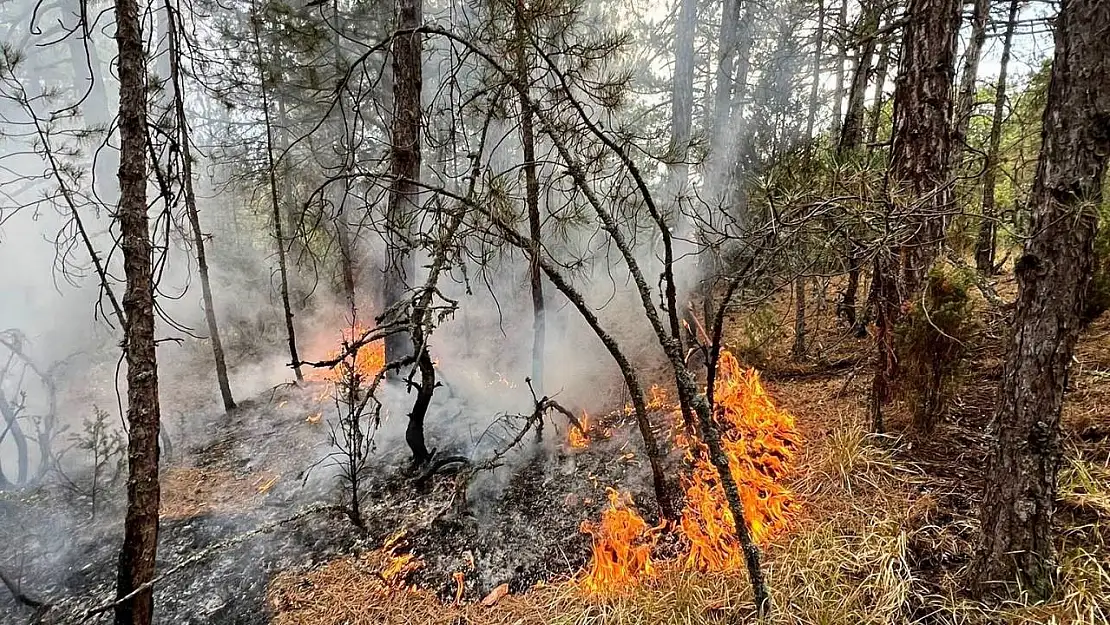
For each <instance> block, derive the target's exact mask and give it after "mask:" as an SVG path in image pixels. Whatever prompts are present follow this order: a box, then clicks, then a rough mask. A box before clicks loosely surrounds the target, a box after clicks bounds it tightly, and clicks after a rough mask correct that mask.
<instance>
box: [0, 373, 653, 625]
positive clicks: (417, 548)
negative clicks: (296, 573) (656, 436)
mask: <svg viewBox="0 0 1110 625" xmlns="http://www.w3.org/2000/svg"><path fill="white" fill-rule="evenodd" d="M320 390H321V387H319V386H310V387H308V388H306V389H296V388H293V387H283V388H279V389H276V390H275V391H272V392H270V393H266V394H264V395H263V396H261V397H258V398H255V399H254V400H252V401H248V402H243V403H242V404H241V406H240V408H239V409H238V410H236V411H235V412H234V413H232V414H230V415H224V414H212V415H207V416H204V417H203V418H201V419H199V420H198V422H197V423H195V424H193V427H192V428H191V429H190V431H189V432H188V433H186V434H185V435H183V437H182V440H183V441H184V442H183V443H178V444H177V445H175V447H174V453H173V457H171V458H170V460H169V461H168V462H167V463H166V464H165V465H164V467H163V480H162V482H163V483H162V487H163V502H162V503H163V505H162V523H161V530H160V536H159V550H158V570H159V573H160V574H166V573H167V572H170V573H169V574H167V576H166V577H165V578H164V579H162V580H160V581H159V583H158V584H157V586H156V593H155V605H156V615H155V619H156V622H158V623H163V624H175V625H176V624H189V625H191V624H196V625H200V624H202V623H204V624H216V625H218V624H225V623H226V624H229V625H230V624H235V625H263V624H265V623H268V622H269V620H270V617H271V614H270V606H269V605H268V604H267V601H266V592H267V586H268V584H269V583H270V581H271V580H272V579H273V577H274V576H275V575H276V574H278V573H279V572H281V571H287V570H307V569H311V568H313V567H314V566H316V565H318V564H320V563H322V562H325V561H330V560H333V559H335V558H336V557H337V556H339V555H344V554H356V553H358V552H360V551H361V550H365V549H376V548H379V547H380V546H381V545H382V544H383V543H384V542H385V541H386V540H387V539H388V538H390V537H391V536H394V535H395V534H397V533H398V532H399V531H400V530H404V531H405V533H404V536H403V538H402V539H401V540H400V542H399V547H398V548H397V552H398V553H401V552H411V553H412V554H414V555H415V556H417V557H418V558H420V559H421V560H422V562H423V566H422V567H421V568H420V569H418V570H417V571H416V572H415V573H414V574H413V575H412V577H411V580H412V581H413V582H415V583H417V584H419V585H421V586H423V587H425V588H428V589H430V590H434V591H435V592H436V593H437V594H439V595H441V596H442V597H444V598H450V597H452V596H453V595H454V594H455V589H456V582H455V579H454V577H453V575H454V573H456V572H462V573H464V575H465V579H466V592H467V596H470V597H473V596H483V595H484V594H485V593H487V592H489V591H490V590H492V589H493V588H495V587H496V586H498V585H499V584H502V583H507V584H508V585H509V587H510V589H511V590H513V591H520V590H523V589H525V588H528V587H530V586H532V585H533V584H535V583H536V582H539V581H541V580H551V579H557V578H560V577H566V576H570V575H572V574H574V572H575V571H577V570H579V569H580V568H581V567H582V566H583V565H584V564H585V563H586V562H587V560H588V557H589V537H588V536H587V535H584V534H582V532H581V531H580V523H581V522H582V521H583V520H585V519H588V518H596V516H597V514H598V513H599V511H600V510H601V509H602V507H603V504H604V503H605V502H606V491H605V486H608V485H619V486H621V488H622V489H628V490H630V491H631V492H632V494H633V496H634V497H635V498H636V500H637V502H638V503H640V504H641V506H640V508H641V509H645V510H646V509H650V508H651V506H650V503H651V500H650V497H651V494H650V487H649V484H650V481H649V480H648V479H647V478H646V476H647V475H648V473H647V468H646V465H644V463H643V462H642V456H641V455H638V449H639V447H638V444H637V443H636V442H635V440H636V439H635V437H634V435H633V434H632V432H634V428H632V427H630V426H629V425H628V424H624V423H623V422H622V419H623V416H622V415H621V414H620V413H614V416H612V417H611V418H610V420H609V421H607V422H604V423H603V424H602V425H603V427H601V428H597V430H596V431H602V432H605V434H606V435H605V436H600V435H599V436H598V437H597V438H598V440H596V441H594V442H592V444H591V446H590V447H589V448H588V449H587V450H570V449H568V447H567V446H566V445H565V443H564V441H565V438H566V422H565V419H563V418H562V417H561V416H557V415H556V416H554V417H552V418H551V420H550V421H549V422H548V425H547V427H546V429H545V437H544V439H543V440H536V439H535V437H534V436H533V435H532V434H529V435H528V436H527V437H526V438H525V440H524V441H523V442H522V444H521V445H520V446H519V448H518V449H516V450H514V451H513V452H512V453H510V454H508V455H506V456H505V457H504V458H503V460H502V464H503V465H504V466H501V467H499V468H496V469H494V470H489V471H481V472H478V473H477V474H475V475H474V476H473V477H472V479H471V480H470V483H469V489H468V496H467V498H466V504H467V505H466V507H465V509H461V508H460V506H458V505H457V503H458V500H456V499H454V496H455V492H456V489H455V480H456V479H457V477H456V476H453V475H436V476H434V477H433V478H432V479H431V480H429V482H428V483H424V484H421V485H420V486H417V485H416V483H415V480H414V471H413V469H412V468H411V466H410V463H409V456H408V452H407V450H406V449H405V448H404V446H403V444H401V443H400V442H399V441H398V440H397V438H396V437H395V436H390V435H389V432H387V431H386V430H388V428H383V431H382V432H380V436H379V442H378V444H377V447H378V449H377V451H376V453H375V454H374V455H373V459H372V463H371V465H372V466H371V467H370V470H369V471H368V472H367V475H366V478H365V480H366V483H365V487H364V494H363V498H364V502H363V515H364V516H365V518H366V528H365V530H364V531H363V530H358V529H357V528H355V527H354V526H353V525H352V524H351V523H350V521H349V519H348V517H347V515H346V514H345V513H344V512H343V511H341V510H339V509H337V504H339V503H340V502H341V501H346V496H345V493H344V492H343V490H342V488H343V487H342V484H341V483H340V482H339V480H337V479H336V477H335V473H334V469H333V468H332V467H331V466H329V464H328V462H327V455H328V453H329V452H330V451H331V450H332V448H331V447H330V446H329V422H330V420H331V419H332V416H333V413H334V407H333V406H332V407H331V408H330V410H329V404H330V400H329V399H324V400H323V401H321V400H320V399H319V395H320ZM446 395H447V397H446V399H445V400H440V404H441V405H439V406H433V411H434V414H433V415H430V417H429V425H428V433H427V436H428V439H429V442H430V446H432V445H437V444H438V445H440V447H441V449H442V450H443V451H441V452H440V455H445V454H455V453H462V454H465V455H468V456H470V457H471V458H473V459H475V460H480V459H482V458H484V457H487V456H488V454H490V453H491V452H492V451H493V450H494V449H497V448H498V445H499V444H503V442H504V440H505V436H501V437H497V436H490V435H489V431H488V430H490V429H492V428H487V430H485V431H482V432H481V434H480V435H475V432H476V431H477V427H478V426H477V425H474V424H471V425H469V426H468V427H466V428H460V427H459V426H458V423H457V421H458V420H459V419H462V418H463V417H461V416H460V415H461V414H462V413H463V412H468V411H465V410H464V409H465V407H466V406H465V402H461V400H459V399H458V398H456V397H452V396H451V394H450V393H446ZM460 402H461V408H460ZM321 411H323V412H324V414H325V417H324V419H323V420H317V421H315V422H313V421H314V419H312V418H310V417H313V416H314V415H316V414H317V413H319V412H321ZM436 416H439V417H440V418H438V419H437V418H435V417H436ZM451 418H453V419H454V422H453V421H452V420H451ZM488 420H489V417H488V416H484V417H477V416H475V417H474V418H473V421H474V422H475V423H478V424H480V423H481V422H482V421H488ZM664 421H665V419H663V418H661V419H660V422H661V425H662V424H663V423H664ZM463 431H465V432H469V436H463V435H460V434H459V433H460V432H463ZM475 438H477V442H476V441H475ZM642 465H643V466H642ZM0 497H3V499H0V542H2V543H3V544H5V545H9V546H10V547H9V548H7V549H5V550H4V551H3V552H0V570H2V571H4V572H7V573H8V574H9V576H14V577H15V578H16V580H17V582H18V583H19V584H20V586H21V587H22V589H23V590H24V592H25V593H26V594H27V595H28V596H30V597H33V598H34V599H37V600H40V601H44V602H47V603H49V604H51V606H52V607H51V609H50V610H48V611H47V612H46V613H45V614H44V615H42V619H41V622H43V623H58V624H62V623H76V622H80V621H81V619H82V617H83V616H84V613H85V612H86V611H87V610H89V609H91V608H94V607H97V606H100V605H103V604H105V603H107V602H109V601H110V600H111V598H112V595H113V591H114V584H115V571H116V559H117V550H118V547H119V543H120V541H121V539H122V516H123V501H122V499H123V494H122V485H119V486H117V487H116V488H115V489H114V490H113V492H112V493H111V495H110V496H108V495H107V494H102V495H101V498H102V499H107V501H105V502H103V503H102V504H101V507H100V508H99V509H98V511H97V514H96V516H95V518H92V517H90V510H91V506H90V504H89V502H88V501H87V499H85V498H83V497H79V496H77V495H75V494H74V493H73V492H71V491H70V490H68V489H66V488H63V487H62V486H61V485H59V484H49V485H45V486H42V487H40V488H38V489H36V490H34V491H32V492H23V493H6V494H0ZM305 511H308V512H307V513H306V512H305ZM290 517H295V518H293V519H292V520H289V521H288V522H284V523H281V524H280V525H279V526H277V527H270V528H269V529H267V531H263V532H259V531H258V530H259V528H266V527H268V525H272V524H275V523H277V522H279V521H283V520H285V519H289V518H290ZM229 542H231V543H233V544H228V543H229ZM190 559H195V561H194V562H191V563H188V564H187V565H185V566H181V568H180V570H176V571H175V567H178V566H180V565H181V564H182V563H186V562H188V561H189V560H190ZM35 617H36V614H35V613H34V611H32V610H31V609H29V608H27V607H25V606H21V605H18V604H17V603H16V602H15V601H14V600H13V599H12V598H11V597H10V595H9V594H8V593H6V592H0V622H3V623H13V624H15V623H21V622H31V621H32V620H33V619H34V618H35ZM110 617H111V613H110V611H109V612H107V613H106V614H103V615H101V616H100V617H98V618H99V620H98V619H97V618H94V619H91V620H89V621H84V622H90V623H99V622H109V621H110Z"/></svg>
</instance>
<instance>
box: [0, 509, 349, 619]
mask: <svg viewBox="0 0 1110 625" xmlns="http://www.w3.org/2000/svg"><path fill="white" fill-rule="evenodd" d="M326 511H340V512H345V511H344V510H343V508H342V507H341V506H335V505H325V504H317V505H315V506H309V507H307V508H304V509H303V510H301V511H300V512H298V513H296V514H294V515H293V516H289V517H285V518H284V519H278V520H277V521H271V522H269V523H265V524H263V525H260V526H259V527H257V528H255V529H253V530H251V531H249V532H246V533H243V534H239V535H237V536H232V537H231V538H229V539H227V540H225V541H221V542H218V543H215V544H213V545H210V546H208V547H206V548H204V549H201V550H200V551H198V552H196V553H194V554H193V555H191V556H189V557H188V558H185V559H184V560H182V561H181V562H178V563H177V564H175V565H173V566H171V567H170V568H169V569H167V570H166V571H165V572H163V573H162V574H161V575H158V576H157V577H155V578H154V579H152V580H150V581H149V582H146V583H145V584H142V585H140V586H139V587H138V588H136V589H134V590H132V591H131V592H129V593H127V594H126V595H124V596H122V597H119V598H118V599H115V600H113V601H110V602H108V603H105V604H102V605H99V606H97V607H95V608H90V609H89V610H87V611H86V612H85V613H84V615H83V616H82V617H81V620H82V621H87V620H89V619H91V618H92V617H94V616H96V615H98V614H103V613H104V612H107V611H108V610H111V609H113V608H115V607H116V606H118V605H120V604H123V603H126V602H128V601H130V600H131V599H132V598H134V597H135V595H137V594H139V593H141V592H144V591H146V590H148V589H150V588H151V587H153V586H154V585H155V584H157V583H159V582H161V581H162V580H164V579H166V578H167V577H169V576H171V575H174V574H175V573H177V572H179V571H181V570H182V569H184V568H186V567H188V566H190V565H193V564H196V563H197V562H200V561H201V560H204V559H205V558H207V557H209V556H211V555H213V554H215V553H217V552H219V551H222V550H224V549H225V548H227V547H233V546H235V545H238V544H241V543H244V542H246V541H247V540H248V539H250V538H253V537H254V536H258V535H259V534H267V533H269V532H272V531H274V530H276V529H277V528H279V527H281V526H282V525H286V524H288V523H292V522H293V521H296V520H297V519H301V518H304V517H306V516H309V515H312V514H316V513H317V512H326ZM5 583H6V581H5ZM9 588H10V586H9Z"/></svg>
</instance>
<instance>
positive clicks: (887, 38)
mask: <svg viewBox="0 0 1110 625" xmlns="http://www.w3.org/2000/svg"><path fill="white" fill-rule="evenodd" d="M891 39H892V37H891V35H890V34H886V35H883V37H882V43H880V44H879V51H878V53H877V54H878V57H879V58H878V61H877V62H876V64H875V92H874V94H873V95H872V96H871V99H872V103H871V119H870V120H869V121H868V127H867V144H868V147H869V148H870V147H871V146H873V145H874V144H875V142H877V141H878V140H879V123H880V122H881V121H882V118H883V92H884V89H885V88H886V76H887V72H888V71H889V69H890V48H891V43H890V42H891Z"/></svg>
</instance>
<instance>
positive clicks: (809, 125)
mask: <svg viewBox="0 0 1110 625" xmlns="http://www.w3.org/2000/svg"><path fill="white" fill-rule="evenodd" d="M824 48H825V1H824V0H817V37H816V42H815V43H814V45H813V77H812V82H810V85H809V111H808V112H807V114H806V139H809V140H812V139H813V128H814V126H815V124H816V121H817V94H818V89H819V88H820V86H821V53H822V52H824Z"/></svg>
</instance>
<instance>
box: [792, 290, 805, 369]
mask: <svg viewBox="0 0 1110 625" xmlns="http://www.w3.org/2000/svg"><path fill="white" fill-rule="evenodd" d="M791 355H792V356H793V358H794V360H796V361H800V360H802V359H803V358H805V356H806V280H805V278H804V277H802V276H798V277H797V278H794V347H793V349H792V350H791Z"/></svg>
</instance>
